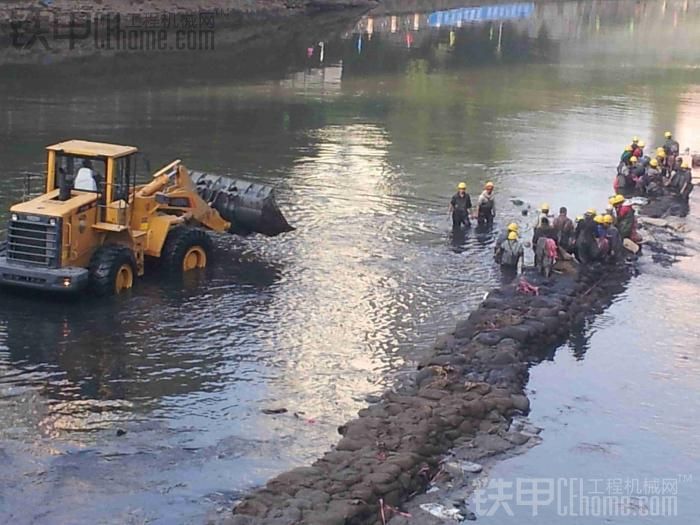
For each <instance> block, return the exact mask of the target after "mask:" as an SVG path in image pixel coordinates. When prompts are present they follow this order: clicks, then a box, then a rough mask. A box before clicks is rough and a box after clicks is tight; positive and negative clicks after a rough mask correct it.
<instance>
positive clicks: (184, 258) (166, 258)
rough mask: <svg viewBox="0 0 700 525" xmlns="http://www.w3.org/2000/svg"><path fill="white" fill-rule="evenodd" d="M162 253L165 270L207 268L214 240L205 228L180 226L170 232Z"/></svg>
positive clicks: (177, 270)
mask: <svg viewBox="0 0 700 525" xmlns="http://www.w3.org/2000/svg"><path fill="white" fill-rule="evenodd" d="M160 253H161V264H162V268H163V269H164V270H165V271H167V272H170V273H184V272H187V271H190V270H196V269H198V268H206V266H207V262H208V261H209V259H211V253H212V242H211V239H210V238H209V235H208V234H207V232H205V231H204V230H201V229H199V228H190V227H187V226H178V227H177V228H173V229H172V230H170V232H168V236H167V237H166V239H165V244H164V245H163V249H162V250H161V252H160Z"/></svg>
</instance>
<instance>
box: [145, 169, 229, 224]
mask: <svg viewBox="0 0 700 525" xmlns="http://www.w3.org/2000/svg"><path fill="white" fill-rule="evenodd" d="M136 194H137V197H142V198H148V197H153V196H155V201H156V208H155V211H158V210H160V211H169V212H176V213H178V214H180V216H181V217H182V219H184V220H188V219H191V220H195V221H197V222H198V223H200V224H201V225H202V226H204V227H205V228H207V229H209V230H212V231H216V232H225V231H228V230H229V229H230V228H231V223H230V222H228V221H226V220H224V219H223V217H221V215H220V214H219V212H218V211H216V210H215V209H214V208H212V207H211V206H210V205H209V204H208V203H207V202H206V201H205V200H204V199H202V197H200V196H199V194H198V193H197V190H196V188H195V185H194V183H193V182H192V179H191V178H190V176H189V172H188V171H187V168H186V167H185V166H184V165H183V164H182V162H181V161H180V160H175V161H173V162H171V163H170V164H168V165H167V166H164V167H163V168H161V169H160V170H158V171H157V172H156V173H154V174H153V180H152V181H151V182H150V183H148V184H147V185H145V186H142V187H141V188H139V189H138V190H137V192H136Z"/></svg>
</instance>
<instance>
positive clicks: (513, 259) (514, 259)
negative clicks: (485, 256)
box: [494, 231, 525, 282]
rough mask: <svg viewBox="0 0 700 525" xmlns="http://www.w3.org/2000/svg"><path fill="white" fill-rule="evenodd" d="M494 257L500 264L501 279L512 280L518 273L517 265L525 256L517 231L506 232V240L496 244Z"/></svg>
mask: <svg viewBox="0 0 700 525" xmlns="http://www.w3.org/2000/svg"><path fill="white" fill-rule="evenodd" d="M494 257H495V259H496V261H497V262H498V263H499V264H500V265H501V272H502V275H503V281H504V282H510V281H512V280H513V279H514V278H515V276H516V275H517V274H518V266H519V265H520V264H521V263H522V262H523V260H524V258H525V249H524V248H523V245H522V243H521V242H520V241H519V240H518V234H517V232H515V231H510V232H508V236H507V237H506V240H504V241H502V242H501V244H500V245H499V246H497V249H496V252H495V253H494Z"/></svg>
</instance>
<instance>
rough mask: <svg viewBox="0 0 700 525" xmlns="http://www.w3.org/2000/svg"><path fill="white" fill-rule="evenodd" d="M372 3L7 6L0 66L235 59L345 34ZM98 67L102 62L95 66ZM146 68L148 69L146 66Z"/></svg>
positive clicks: (302, 0)
mask: <svg viewBox="0 0 700 525" xmlns="http://www.w3.org/2000/svg"><path fill="white" fill-rule="evenodd" d="M376 5H377V3H376V1H375V0H299V1H282V0H270V1H242V0H234V1H228V0H196V1H194V2H188V3H183V2H177V1H175V0H150V1H144V2H140V1H139V2H137V1H133V0H122V1H118V2H109V3H101V2H100V3H89V4H87V3H85V2H80V1H77V0H55V1H52V2H49V1H46V2H43V3H37V2H27V1H13V2H9V3H5V4H3V5H2V6H0V35H2V36H3V37H4V38H3V41H4V42H5V43H4V45H0V66H5V65H32V64H41V65H44V64H46V63H51V62H57V61H60V62H63V61H78V60H84V59H86V58H90V57H94V56H98V57H102V58H108V57H115V56H123V55H131V56H132V57H134V60H135V61H143V62H146V63H148V64H149V65H150V64H152V62H153V60H155V59H157V60H158V61H160V62H164V61H168V60H171V59H172V58H171V57H173V56H180V55H183V54H187V55H191V56H192V57H193V62H194V63H196V64H201V63H202V61H201V54H202V53H211V52H213V51H219V52H223V53H230V54H231V55H232V56H233V57H236V60H235V62H234V66H233V67H239V64H241V63H245V62H246V57H247V56H248V55H249V54H250V53H255V52H258V51H257V50H259V49H261V48H263V49H264V48H267V47H270V46H272V45H274V44H275V43H276V42H278V41H279V40H289V39H292V38H300V39H301V37H303V36H307V38H306V45H307V46H308V45H312V44H313V43H315V42H317V41H318V39H319V38H325V37H328V36H329V35H331V34H335V32H336V30H337V31H339V32H341V33H342V32H345V31H348V30H350V29H351V28H352V27H353V25H354V24H355V23H356V21H357V20H358V19H359V18H360V17H361V16H362V15H363V14H364V13H365V12H367V11H368V10H370V9H371V8H373V7H374V6H376ZM102 67H104V65H103V66H102ZM146 69H150V67H149V66H146Z"/></svg>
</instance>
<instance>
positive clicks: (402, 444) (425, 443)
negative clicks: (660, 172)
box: [225, 199, 674, 525]
mask: <svg viewBox="0 0 700 525" xmlns="http://www.w3.org/2000/svg"><path fill="white" fill-rule="evenodd" d="M673 202H674V201H673V200H672V199H671V200H669V203H673ZM653 209H654V210H656V211H657V212H658V211H659V207H658V206H655V207H653ZM635 271H636V270H635V267H634V265H630V264H626V265H620V266H602V265H591V266H587V267H580V268H579V269H578V270H573V271H572V272H570V273H565V274H562V275H559V274H557V275H556V276H555V277H553V278H551V279H549V280H547V279H544V278H542V277H540V276H539V275H537V274H536V273H535V272H534V271H533V270H531V269H528V270H526V272H525V274H524V277H525V278H526V279H527V281H528V282H529V283H530V284H532V285H534V286H536V287H537V288H538V293H537V295H528V294H526V293H523V291H521V290H519V289H518V282H517V281H516V282H514V283H513V284H510V285H505V286H502V287H500V288H497V289H495V290H493V291H492V292H491V293H489V294H488V296H487V297H486V299H485V300H484V301H483V302H482V303H481V304H480V305H479V307H478V308H477V309H476V310H475V311H474V312H472V314H471V315H470V316H469V318H468V319H466V320H464V321H462V322H460V323H458V324H457V326H456V328H455V330H454V331H453V332H452V333H451V334H448V335H445V336H443V337H441V338H439V339H438V341H437V342H436V344H435V345H434V348H433V349H432V351H431V352H430V353H429V355H428V356H427V357H425V358H424V359H423V361H422V362H421V363H420V365H419V366H418V371H417V373H416V374H415V378H414V381H413V382H412V383H411V384H407V385H403V386H401V387H399V388H397V390H396V391H390V392H386V393H385V394H384V395H383V396H382V397H381V400H380V401H379V402H377V403H375V404H373V405H371V406H369V407H368V408H365V409H363V410H361V411H360V412H359V414H358V417H357V418H356V419H354V420H352V421H350V422H349V423H347V424H346V425H343V426H342V427H340V428H339V429H338V430H339V433H340V434H341V435H342V438H341V440H340V441H339V443H338V444H337V446H336V447H335V449H334V450H332V451H329V452H327V453H326V454H325V455H324V456H323V457H322V458H321V459H319V460H317V461H316V462H315V463H314V464H313V465H312V466H310V467H301V468H296V469H294V470H291V471H289V472H286V473H283V474H281V475H279V476H277V477H276V478H274V479H272V480H271V481H269V482H268V483H267V485H266V486H265V487H264V488H261V489H259V490H257V491H255V492H254V493H252V494H250V495H248V496H247V497H245V498H244V499H243V500H242V501H241V502H240V503H239V504H238V505H237V506H236V507H235V509H234V511H233V516H232V517H229V518H228V519H227V520H226V521H225V523H226V524H228V525H292V524H307V525H360V524H368V525H370V524H372V525H374V524H383V523H388V522H389V521H391V523H392V524H393V523H399V522H409V523H420V522H421V520H420V517H419V516H416V517H414V518H413V519H410V518H406V517H402V516H401V515H400V514H399V513H398V512H397V508H398V507H399V506H400V505H401V504H402V503H403V502H405V501H407V500H408V499H410V498H411V497H413V496H415V495H416V494H420V493H421V492H423V491H424V490H425V489H426V487H427V486H428V485H429V484H430V482H431V479H433V478H434V477H435V475H436V474H437V473H438V472H440V471H441V469H442V466H441V464H440V462H441V459H442V458H443V457H444V455H445V454H446V453H448V452H449V451H450V450H453V449H454V448H456V447H470V448H471V449H472V450H473V451H474V455H475V456H476V457H479V456H486V455H488V454H489V452H492V453H500V452H503V451H504V450H505V449H506V448H508V447H509V446H511V445H512V446H513V447H516V446H517V445H520V444H522V442H523V436H522V435H521V434H519V433H517V432H512V431H511V430H509V427H510V423H511V421H512V419H513V417H514V416H516V415H519V414H526V413H527V412H528V411H529V400H528V398H527V397H526V396H525V395H524V388H525V386H526V384H527V380H528V367H529V365H530V364H533V363H536V362H538V361H540V360H541V359H543V358H544V357H546V356H547V355H551V352H552V351H553V350H554V349H555V348H556V347H557V346H559V345H560V344H561V343H562V342H563V341H564V340H566V338H567V337H568V336H569V335H570V333H571V331H572V329H573V328H575V327H576V326H580V325H581V324H582V323H583V322H584V321H585V320H586V318H587V317H588V316H591V315H594V314H596V313H598V312H600V311H602V310H603V309H605V308H606V307H607V306H608V305H609V304H610V303H611V301H612V299H613V298H614V297H615V296H616V295H617V294H618V293H620V292H621V291H623V290H624V288H625V286H626V284H627V282H628V281H629V279H630V277H631V276H632V275H633V274H634V272H635ZM485 436H486V437H490V438H491V439H490V440H488V439H484V437H485ZM494 441H498V442H500V444H499V445H498V446H497V447H496V448H497V450H496V449H494V450H489V447H490V446H492V445H490V444H489V443H491V444H492V443H493V442H494ZM480 449H483V450H480ZM392 517H395V518H396V520H392Z"/></svg>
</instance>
